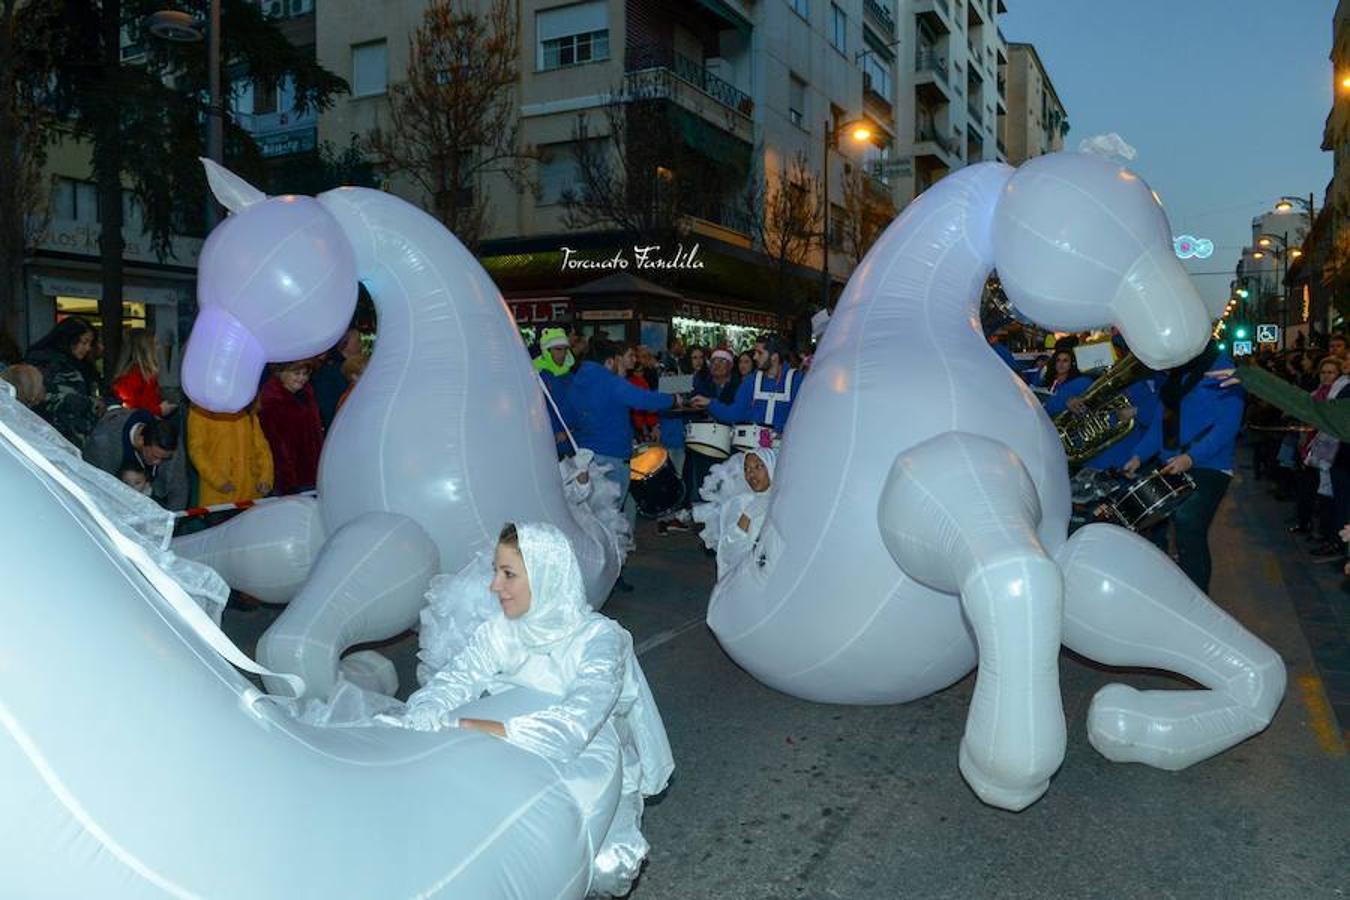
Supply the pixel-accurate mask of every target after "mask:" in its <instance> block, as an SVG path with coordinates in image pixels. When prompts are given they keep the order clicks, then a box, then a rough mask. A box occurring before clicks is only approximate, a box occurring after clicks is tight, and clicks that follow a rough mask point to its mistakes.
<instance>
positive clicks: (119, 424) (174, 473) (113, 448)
mask: <svg viewBox="0 0 1350 900" xmlns="http://www.w3.org/2000/svg"><path fill="white" fill-rule="evenodd" d="M177 453H178V426H177V425H175V424H174V423H173V422H172V421H171V420H169V419H161V418H158V417H157V416H155V415H154V414H153V413H151V412H148V411H146V410H144V409H132V408H131V407H129V406H119V407H116V408H114V409H110V410H108V412H107V414H106V415H104V416H103V418H102V419H99V422H98V425H96V426H95V427H94V430H93V431H92V432H90V434H89V439H88V440H87V441H85V445H84V460H85V462H87V463H89V464H90V465H92V466H96V467H98V468H100V469H102V470H103V471H105V472H107V473H108V474H110V475H119V474H120V473H121V472H122V471H123V470H125V469H127V468H138V469H140V470H141V471H142V472H144V473H145V477H146V480H147V481H149V482H150V485H151V491H150V496H152V497H154V498H155V500H156V501H158V502H159V504H160V505H161V506H163V507H164V508H166V509H183V508H184V507H186V506H187V501H188V483H187V467H186V466H184V465H183V464H182V460H181V459H179V460H177V464H176V465H175V464H174V459H175V457H176V456H177Z"/></svg>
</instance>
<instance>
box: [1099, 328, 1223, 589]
mask: <svg viewBox="0 0 1350 900" xmlns="http://www.w3.org/2000/svg"><path fill="white" fill-rule="evenodd" d="M1232 368H1233V360H1232V359H1230V358H1229V357H1228V354H1226V353H1223V352H1221V351H1220V350H1219V349H1218V347H1217V346H1216V345H1215V344H1214V342H1213V341H1211V342H1210V345H1209V346H1208V347H1207V348H1206V349H1205V352H1203V353H1201V354H1200V355H1199V356H1198V357H1196V358H1195V359H1194V360H1192V361H1191V362H1189V363H1187V364H1186V365H1184V366H1180V367H1178V368H1175V369H1171V370H1170V371H1168V372H1165V373H1163V374H1161V375H1160V376H1159V382H1158V399H1159V401H1160V403H1161V405H1162V414H1161V415H1159V416H1158V417H1157V419H1156V420H1155V421H1154V422H1153V424H1152V426H1151V427H1150V428H1149V429H1148V431H1147V432H1145V434H1144V436H1143V437H1142V438H1140V439H1139V445H1138V446H1137V447H1136V448H1135V453H1134V456H1132V457H1130V459H1129V461H1127V462H1126V463H1125V465H1124V466H1123V467H1122V470H1123V471H1124V472H1125V474H1126V475H1130V476H1132V475H1133V474H1134V473H1135V472H1136V471H1138V469H1139V466H1140V464H1141V463H1143V462H1147V461H1149V460H1151V459H1152V458H1154V457H1155V456H1156V457H1158V458H1159V460H1161V461H1162V463H1163V465H1162V466H1161V470H1162V471H1163V472H1166V473H1167V474H1169V475H1171V474H1180V473H1182V472H1188V473H1190V476H1191V478H1193V479H1194V480H1195V487H1196V490H1195V493H1193V494H1191V496H1190V497H1188V498H1187V499H1186V501H1185V502H1184V503H1182V504H1181V506H1179V507H1178V508H1177V511H1176V513H1175V514H1174V515H1173V516H1172V528H1173V529H1174V530H1175V532H1176V540H1177V563H1178V564H1179V565H1180V566H1181V569H1182V571H1184V572H1185V573H1186V574H1187V575H1188V576H1190V579H1191V581H1193V582H1195V584H1196V586H1197V587H1199V588H1200V590H1202V591H1204V592H1205V593H1209V579H1210V573H1211V570H1212V563H1211V561H1210V555H1209V524H1210V522H1212V521H1213V520H1214V514H1215V513H1216V512H1217V511H1218V509H1219V502H1220V501H1221V500H1223V495H1224V494H1225V493H1227V491H1228V483H1229V482H1230V481H1232V479H1233V455H1234V452H1235V449H1236V442H1237V433H1238V430H1239V429H1240V428H1241V427H1242V410H1243V406H1244V405H1245V402H1246V391H1243V390H1242V389H1241V388H1224V387H1222V386H1221V379H1219V378H1216V377H1213V376H1211V375H1210V374H1209V373H1211V372H1213V371H1216V370H1227V369H1232ZM1166 533H1167V532H1166V529H1165V528H1163V529H1161V535H1160V537H1161V539H1162V541H1165V539H1166ZM1160 544H1161V541H1160Z"/></svg>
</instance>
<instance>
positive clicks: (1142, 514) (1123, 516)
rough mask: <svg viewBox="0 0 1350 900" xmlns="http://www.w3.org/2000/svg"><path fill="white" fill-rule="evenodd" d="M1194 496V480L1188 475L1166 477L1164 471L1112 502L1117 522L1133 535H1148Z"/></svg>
mask: <svg viewBox="0 0 1350 900" xmlns="http://www.w3.org/2000/svg"><path fill="white" fill-rule="evenodd" d="M1193 493H1195V480H1194V479H1193V478H1191V476H1189V475H1187V474H1186V473H1184V472H1183V473H1181V474H1180V475H1167V474H1165V473H1164V472H1163V471H1162V470H1161V469H1159V470H1158V471H1156V472H1154V473H1153V474H1152V475H1149V476H1148V477H1147V478H1142V479H1140V480H1139V481H1137V482H1136V483H1135V484H1133V485H1131V486H1130V487H1128V488H1126V489H1125V490H1123V491H1122V492H1121V493H1119V494H1117V495H1116V496H1115V497H1113V498H1112V499H1111V502H1110V504H1109V505H1110V508H1111V511H1112V514H1113V515H1114V516H1115V519H1116V521H1118V522H1119V523H1120V524H1121V525H1124V526H1125V527H1126V528H1128V529H1130V530H1131V531H1141V532H1142V531H1147V530H1148V529H1150V528H1152V527H1153V526H1154V525H1157V524H1158V523H1159V522H1162V521H1163V520H1164V519H1166V518H1168V517H1169V516H1171V515H1172V513H1174V512H1176V511H1177V507H1179V506H1180V505H1181V504H1182V503H1184V502H1186V498H1187V497H1189V496H1190V495H1191V494H1193Z"/></svg>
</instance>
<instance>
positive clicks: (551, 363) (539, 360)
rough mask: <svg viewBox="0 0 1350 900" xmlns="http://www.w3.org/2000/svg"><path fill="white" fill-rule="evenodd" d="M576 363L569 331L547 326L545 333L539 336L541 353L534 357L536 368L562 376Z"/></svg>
mask: <svg viewBox="0 0 1350 900" xmlns="http://www.w3.org/2000/svg"><path fill="white" fill-rule="evenodd" d="M576 363H577V360H576V357H575V356H573V355H572V350H571V341H570V340H569V339H568V337H567V332H565V331H563V330H562V329H561V328H545V329H544V332H543V334H541V335H540V336H539V355H538V356H537V357H535V359H534V367H535V369H537V370H538V371H540V372H548V373H550V374H552V375H554V376H556V377H559V378H560V377H562V376H563V375H566V374H567V373H568V372H570V371H572V369H573V367H574V366H576Z"/></svg>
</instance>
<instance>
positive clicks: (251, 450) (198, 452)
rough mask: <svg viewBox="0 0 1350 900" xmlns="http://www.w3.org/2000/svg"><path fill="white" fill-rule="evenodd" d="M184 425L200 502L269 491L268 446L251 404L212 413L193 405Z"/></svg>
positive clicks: (207, 503) (250, 496) (208, 503)
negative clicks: (240, 409) (237, 410)
mask: <svg viewBox="0 0 1350 900" xmlns="http://www.w3.org/2000/svg"><path fill="white" fill-rule="evenodd" d="M187 426H188V428H187V446H188V456H189V458H191V460H192V465H193V466H195V467H196V469H197V475H198V476H199V481H200V484H201V488H200V491H199V494H200V496H199V499H198V503H199V504H200V505H202V506H211V505H212V504H215V503H230V502H234V501H239V500H257V499H258V498H260V497H266V496H267V495H268V494H269V493H271V491H272V450H271V448H269V447H268V446H267V438H266V436H265V435H264V434H263V430H262V425H261V424H260V423H259V421H258V415H257V411H256V410H255V409H254V408H253V407H249V408H248V409H246V410H244V411H243V412H238V413H213V412H210V411H209V410H205V409H202V408H201V407H199V406H195V405H194V406H193V407H192V408H191V409H190V410H189V411H188V422H187Z"/></svg>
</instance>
